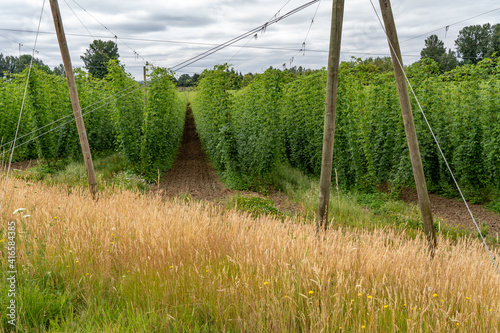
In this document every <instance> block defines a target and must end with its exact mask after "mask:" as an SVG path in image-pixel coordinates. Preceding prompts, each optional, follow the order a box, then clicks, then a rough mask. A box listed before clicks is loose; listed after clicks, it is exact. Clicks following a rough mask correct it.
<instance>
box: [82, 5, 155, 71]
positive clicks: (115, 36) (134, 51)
mask: <svg viewBox="0 0 500 333" xmlns="http://www.w3.org/2000/svg"><path fill="white" fill-rule="evenodd" d="M73 2H74V3H75V4H76V5H77V6H78V7H80V8H81V9H82V10H83V11H84V12H85V13H87V14H88V15H89V16H90V17H92V18H93V19H94V20H95V21H96V22H97V23H99V24H100V25H101V26H103V27H104V29H106V30H108V31H109V32H110V33H112V34H113V38H116V39H120V41H121V42H122V43H123V44H124V45H125V46H127V47H128V48H129V49H130V50H132V52H133V53H134V54H135V55H136V56H137V57H140V58H142V60H144V62H147V61H146V59H144V57H142V56H141V55H140V54H139V53H137V52H136V50H134V49H133V48H132V47H131V46H130V45H128V44H127V43H125V42H124V41H123V40H122V38H120V37H118V35H117V34H116V33H114V32H113V31H111V29H109V28H108V27H107V26H105V25H104V24H103V23H101V21H99V20H98V19H97V18H96V17H95V16H94V15H92V14H91V13H90V12H89V11H88V10H86V9H85V8H84V7H83V6H82V5H80V4H79V3H78V2H76V0H73Z"/></svg>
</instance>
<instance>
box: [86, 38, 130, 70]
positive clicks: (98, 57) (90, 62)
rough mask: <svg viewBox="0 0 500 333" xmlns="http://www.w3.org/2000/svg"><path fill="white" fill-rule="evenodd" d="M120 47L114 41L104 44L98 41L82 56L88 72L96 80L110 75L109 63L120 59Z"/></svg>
mask: <svg viewBox="0 0 500 333" xmlns="http://www.w3.org/2000/svg"><path fill="white" fill-rule="evenodd" d="M119 57H120V55H119V54H118V46H117V45H116V44H115V42H113V41H112V40H109V41H107V42H104V41H102V40H100V39H96V40H94V41H93V42H92V44H90V47H89V48H88V49H87V51H86V52H85V53H84V54H83V55H82V56H80V58H81V59H82V60H83V62H84V64H85V68H86V69H87V70H88V72H89V73H90V74H91V75H92V76H93V77H96V78H99V79H103V78H104V77H105V76H106V75H107V74H108V62H109V61H110V60H116V61H117V63H119V61H118V58H119Z"/></svg>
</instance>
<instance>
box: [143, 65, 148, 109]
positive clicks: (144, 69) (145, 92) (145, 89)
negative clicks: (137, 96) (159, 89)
mask: <svg viewBox="0 0 500 333" xmlns="http://www.w3.org/2000/svg"><path fill="white" fill-rule="evenodd" d="M147 65H148V63H147V62H146V66H147ZM146 66H144V68H143V72H144V108H147V107H148V91H147V86H148V84H147V82H148V81H147V77H146Z"/></svg>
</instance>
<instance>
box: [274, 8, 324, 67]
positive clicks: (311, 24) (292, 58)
mask: <svg viewBox="0 0 500 333" xmlns="http://www.w3.org/2000/svg"><path fill="white" fill-rule="evenodd" d="M320 5H321V0H320V1H319V2H318V6H317V7H316V11H315V12H314V16H313V17H312V19H311V23H310V24H309V29H307V33H306V37H305V38H304V41H303V42H302V47H301V48H300V50H299V51H298V52H297V53H295V55H294V56H292V57H291V58H290V60H289V62H290V66H291V65H292V63H293V61H294V59H295V57H296V56H298V55H299V54H300V53H301V52H302V53H303V55H305V52H306V42H307V38H308V37H309V33H310V32H311V28H312V26H313V24H314V19H315V18H316V15H317V14H318V9H319V6H320ZM283 67H286V63H284V64H283Z"/></svg>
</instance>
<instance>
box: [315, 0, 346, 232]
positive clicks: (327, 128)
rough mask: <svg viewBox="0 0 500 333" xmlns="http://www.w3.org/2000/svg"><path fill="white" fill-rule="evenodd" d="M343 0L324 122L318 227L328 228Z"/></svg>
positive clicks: (336, 18) (333, 37) (336, 14)
mask: <svg viewBox="0 0 500 333" xmlns="http://www.w3.org/2000/svg"><path fill="white" fill-rule="evenodd" d="M343 16H344V0H334V1H333V7H332V23H331V29H330V49H329V53H328V76H327V81H326V100H325V124H324V132H323V153H322V160H321V176H320V185H319V186H320V192H319V206H318V218H317V220H316V229H317V230H318V231H319V229H320V228H321V227H323V228H325V229H326V228H327V219H328V203H329V200H330V188H331V183H332V159H333V141H334V135H335V113H336V107H337V84H338V74H339V63H340V42H341V37H342V21H343Z"/></svg>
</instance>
